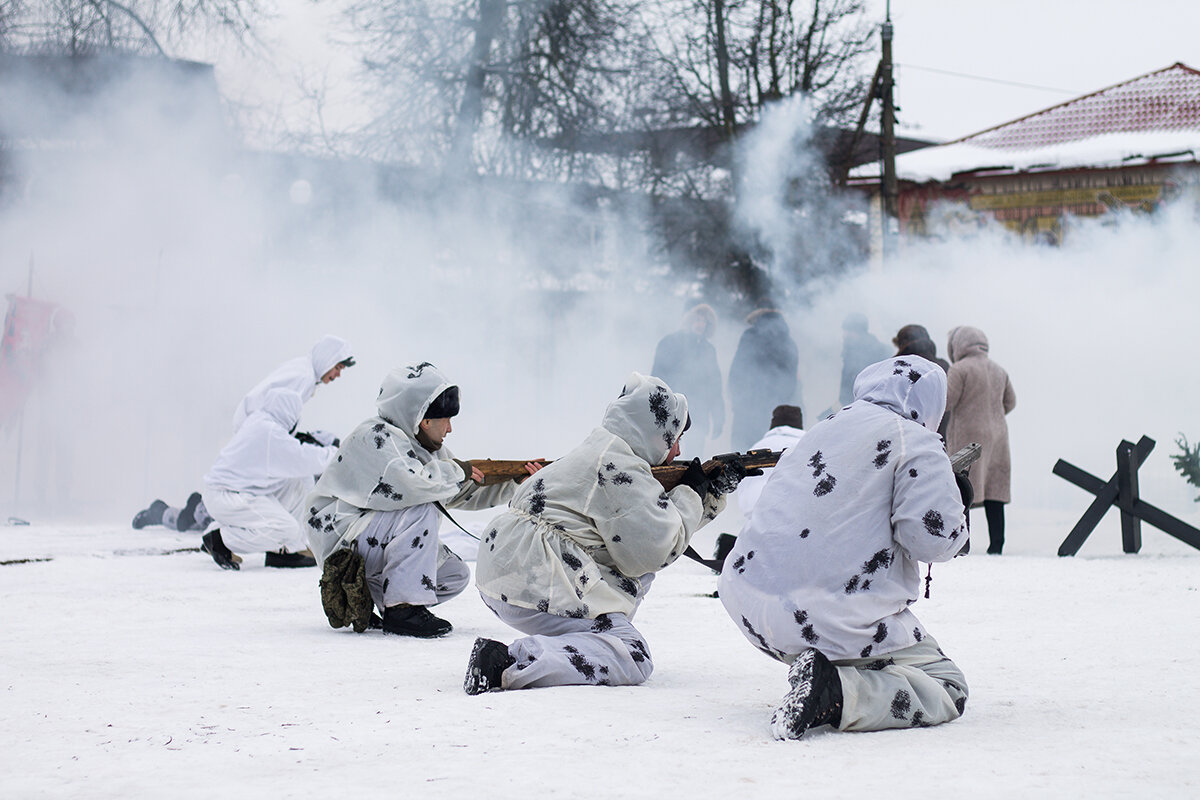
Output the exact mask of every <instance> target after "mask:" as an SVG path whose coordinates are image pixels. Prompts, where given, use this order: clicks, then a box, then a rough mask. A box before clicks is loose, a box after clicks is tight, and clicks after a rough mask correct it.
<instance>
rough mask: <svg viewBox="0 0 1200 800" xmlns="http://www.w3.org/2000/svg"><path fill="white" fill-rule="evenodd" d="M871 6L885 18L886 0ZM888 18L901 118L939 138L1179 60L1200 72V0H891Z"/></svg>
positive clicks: (908, 127)
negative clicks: (1199, 1)
mask: <svg viewBox="0 0 1200 800" xmlns="http://www.w3.org/2000/svg"><path fill="white" fill-rule="evenodd" d="M870 3H871V5H872V7H873V8H874V9H876V10H877V13H878V16H879V19H880V20H882V19H883V16H884V12H885V9H886V6H887V2H886V0H870ZM891 15H892V23H893V26H894V29H895V32H894V40H893V45H892V46H893V58H894V60H895V61H896V63H897V64H899V65H900V68H899V71H898V73H897V84H898V95H897V104H898V105H899V106H900V109H901V110H900V114H899V118H900V121H901V123H902V124H903V125H904V130H905V131H906V132H908V133H909V134H911V135H914V136H924V137H927V138H931V139H935V140H941V139H952V138H957V137H960V136H965V135H967V134H970V133H974V132H976V131H979V130H983V129H984V128H989V127H991V126H993V125H997V124H1000V123H1002V122H1007V121H1009V120H1011V119H1015V118H1017V117H1021V116H1025V115H1026V114H1029V113H1032V112H1035V111H1039V110H1041V109H1043V108H1046V107H1049V106H1052V105H1056V104H1058V103H1061V102H1063V101H1066V100H1070V99H1071V98H1072V97H1077V96H1078V95H1080V94H1087V93H1089V92H1093V91H1096V90H1097V89H1102V88H1104V87H1106V86H1111V85H1112V84H1114V83H1121V82H1123V81H1126V80H1128V79H1130V78H1134V77H1137V76H1138V75H1143V74H1145V73H1147V72H1152V71H1154V70H1158V69H1161V68H1163V67H1167V66H1170V65H1171V64H1173V63H1175V62H1177V61H1182V62H1183V63H1185V64H1187V65H1188V66H1191V67H1196V68H1197V69H1200V37H1197V35H1196V31H1197V27H1198V25H1200V4H1197V3H1194V2H1178V0H1175V1H1172V0H1139V2H1130V1H1129V0H1090V2H1086V3H1067V2H1055V0H1007V2H1004V3H994V2H979V0H957V2H950V1H949V0H892V2H891ZM932 70H940V71H941V72H935V71H932ZM944 72H952V73H960V74H962V75H971V76H978V78H986V79H989V80H978V79H974V78H967V77H959V76H956V75H947V74H943V73H944ZM993 81H1008V82H1011V83H1016V84H1025V86H1013V85H1008V84H1005V83H997V82H993ZM1032 87H1045V88H1032ZM1052 90H1060V91H1052Z"/></svg>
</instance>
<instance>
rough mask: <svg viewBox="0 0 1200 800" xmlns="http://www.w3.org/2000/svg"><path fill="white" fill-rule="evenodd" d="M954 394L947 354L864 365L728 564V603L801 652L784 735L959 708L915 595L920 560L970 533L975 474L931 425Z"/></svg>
mask: <svg viewBox="0 0 1200 800" xmlns="http://www.w3.org/2000/svg"><path fill="white" fill-rule="evenodd" d="M945 407H946V374H945V373H944V372H942V369H941V367H939V366H937V365H936V364H933V363H931V362H929V361H926V360H925V359H923V358H920V357H918V356H902V357H896V358H892V359H889V360H887V361H881V362H879V363H877V364H872V365H871V366H869V367H867V368H866V369H864V370H863V371H862V372H861V373H860V374H859V375H858V378H857V380H856V381H855V383H854V401H853V402H852V403H851V404H850V405H848V406H846V407H845V408H843V409H842V410H841V411H839V412H837V413H836V414H835V415H834V416H833V417H831V418H829V419H827V420H825V421H823V422H821V423H819V424H817V425H815V426H813V428H812V429H811V430H810V431H809V432H808V433H807V434H805V436H804V438H802V439H800V441H799V442H797V443H796V444H794V445H793V446H791V447H789V448H788V449H787V450H786V451H785V452H784V454H783V457H782V458H780V460H779V464H778V465H777V466H776V467H775V469H774V472H773V474H772V475H771V477H770V479H769V480H768V481H767V483H766V485H765V486H764V487H763V491H762V495H761V496H760V498H759V500H758V503H757V505H755V507H754V515H753V516H752V517H751V518H750V520H749V521H748V522H747V523H746V526H745V528H744V529H743V530H742V532H741V535H739V536H738V538H737V544H736V545H735V546H734V548H733V551H732V552H731V553H730V554H729V557H728V559H727V560H726V561H725V569H724V570H723V571H722V573H721V578H720V582H719V583H718V587H719V590H720V597H721V602H722V603H723V604H724V605H725V609H726V611H728V612H729V616H730V617H731V618H732V619H733V620H734V621H735V622H736V623H737V625H738V629H739V630H741V632H742V633H743V634H744V635H745V636H746V638H747V639H749V640H750V642H751V643H752V644H753V645H754V646H755V647H757V648H758V649H760V650H762V651H763V652H764V653H766V654H767V655H769V656H771V657H772V658H775V659H778V660H780V661H782V662H784V663H785V664H790V665H791V668H790V669H789V671H788V681H789V682H790V683H791V686H792V688H791V691H789V692H788V694H787V695H786V696H785V697H784V699H783V702H782V703H781V704H780V706H779V708H778V709H777V710H776V711H775V713H774V716H773V717H772V718H771V729H772V733H773V734H774V735H775V737H776V738H778V739H799V738H800V737H801V736H803V735H804V733H805V731H807V730H809V729H810V728H815V727H817V726H820V725H825V724H828V725H832V726H834V727H836V728H838V729H839V730H844V731H875V730H882V729H885V728H908V727H918V726H926V725H937V724H938V723H942V722H949V721H950V720H953V719H957V718H958V717H959V716H961V715H962V713H963V710H964V708H965V707H966V702H967V683H966V680H965V679H964V677H963V674H962V672H961V671H960V670H959V669H958V667H957V666H956V665H955V664H954V662H952V661H951V660H950V659H948V658H947V657H946V655H945V654H944V653H943V652H942V651H941V649H940V648H939V647H938V645H937V642H936V641H934V639H933V637H931V636H930V635H929V634H928V633H926V632H925V629H924V628H923V627H922V626H921V623H920V621H919V620H918V619H917V618H916V617H915V616H914V615H913V613H912V611H910V610H909V608H908V607H909V605H910V604H912V603H914V602H916V600H917V593H918V590H919V588H920V578H921V576H920V569H919V564H918V563H917V562H918V561H926V562H932V561H947V560H949V559H951V558H953V557H954V556H955V555H957V554H959V553H960V551H963V550H964V549H965V547H966V546H967V543H968V538H967V529H966V520H965V518H964V514H963V494H964V492H969V491H970V489H969V484H967V486H966V487H965V488H964V487H963V484H962V483H956V478H955V475H954V473H953V471H952V470H951V468H950V460H949V459H948V458H947V456H946V453H945V450H944V449H943V448H942V442H941V437H939V436H938V435H937V433H936V431H937V427H938V422H939V421H940V420H941V418H942V413H943V411H944V410H945ZM967 502H970V501H969V498H968V500H967Z"/></svg>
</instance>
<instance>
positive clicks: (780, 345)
mask: <svg viewBox="0 0 1200 800" xmlns="http://www.w3.org/2000/svg"><path fill="white" fill-rule="evenodd" d="M746 323H747V324H748V325H749V327H748V328H746V330H745V331H743V333H742V338H741V339H740V340H739V341H738V346H737V352H736V353H734V355H733V362H732V363H731V364H730V365H729V397H730V400H732V402H733V430H732V436H731V441H730V446H731V447H732V448H733V449H734V450H746V449H748V448H750V447H751V446H752V445H753V444H754V443H755V442H756V441H758V439H760V438H761V437H762V435H763V434H764V433H766V431H767V428H768V427H769V426H770V424H771V411H772V410H773V409H774V408H775V406H778V405H784V404H788V403H791V402H792V401H793V399H794V398H795V395H796V384H797V375H796V369H797V367H798V365H799V363H800V355H799V352H798V350H797V348H796V342H795V341H794V340H793V339H792V337H791V333H790V332H789V330H788V324H787V321H786V320H785V319H784V318H783V314H782V313H780V312H779V311H778V310H776V309H774V308H760V309H758V310H756V311H754V312H753V313H752V314H750V316H748V317H746Z"/></svg>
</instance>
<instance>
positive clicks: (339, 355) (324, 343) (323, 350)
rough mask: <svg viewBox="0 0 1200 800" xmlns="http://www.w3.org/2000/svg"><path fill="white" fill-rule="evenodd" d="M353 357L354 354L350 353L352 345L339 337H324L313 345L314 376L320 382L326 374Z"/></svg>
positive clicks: (311, 354) (311, 355)
mask: <svg viewBox="0 0 1200 800" xmlns="http://www.w3.org/2000/svg"><path fill="white" fill-rule="evenodd" d="M351 355H353V354H352V353H351V352H350V343H349V342H347V341H346V340H345V339H339V338H338V337H337V336H322V337H321V340H320V341H319V342H317V343H316V344H314V345H313V348H312V351H311V353H310V357H311V358H312V368H313V375H314V376H316V379H317V380H318V381H320V380H321V377H322V376H323V375H324V374H325V373H326V372H329V370H331V369H333V368H334V367H335V366H337V365H338V364H340V363H341V362H343V361H345V360H346V359H347V358H350V357H351Z"/></svg>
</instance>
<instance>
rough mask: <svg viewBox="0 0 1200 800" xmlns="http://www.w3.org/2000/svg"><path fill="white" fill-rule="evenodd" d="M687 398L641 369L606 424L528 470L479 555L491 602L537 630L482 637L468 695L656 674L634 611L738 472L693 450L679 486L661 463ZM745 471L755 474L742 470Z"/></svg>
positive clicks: (683, 420)
mask: <svg viewBox="0 0 1200 800" xmlns="http://www.w3.org/2000/svg"><path fill="white" fill-rule="evenodd" d="M687 421H688V416H687V400H686V399H684V396H683V395H682V394H675V393H673V392H671V390H670V389H669V388H668V387H667V385H666V384H665V383H663V382H662V381H661V380H659V379H658V378H653V377H644V376H642V375H639V374H637V373H633V374H632V375H631V376H630V377H629V379H628V381H626V384H625V387H624V390H623V391H622V392H621V396H620V397H619V398H617V399H616V400H614V401H613V402H612V403H611V404H610V405H609V406H608V409H607V410H606V411H605V414H604V420H603V422H602V423H601V425H600V427H599V428H597V429H595V430H594V431H592V433H591V434H590V435H589V436H588V438H587V439H585V440H584V442H583V444H581V445H579V446H578V447H576V448H575V449H574V450H572V451H571V452H570V453H568V454H567V455H566V456H564V457H563V458H560V459H558V460H557V461H554V462H553V463H551V464H549V465H547V466H546V467H544V468H542V470H541V471H540V472H538V473H537V475H535V476H534V477H533V478H531V479H529V480H527V481H526V482H525V484H524V486H522V487H521V489H520V490H518V492H517V496H516V497H514V498H513V500H512V502H511V503H510V504H509V509H508V511H506V512H505V513H503V514H501V515H500V516H499V517H497V518H496V519H495V520H493V521H492V523H491V525H489V526H488V528H487V534H486V535H485V536H484V538H483V541H482V542H481V544H480V547H479V555H478V556H477V561H476V584H477V586H478V587H479V592H480V594H481V595H482V596H483V601H484V603H485V604H487V606H488V607H489V608H491V609H492V611H493V612H495V614H496V616H498V617H499V618H500V619H501V620H502V621H503V622H505V623H506V624H508V625H510V626H512V627H513V628H516V629H517V630H519V631H521V632H522V633H524V634H527V636H526V637H525V638H523V639H518V640H517V641H515V642H513V643H512V644H511V645H508V646H505V645H504V644H503V643H501V642H497V641H494V640H491V639H477V640H476V642H475V647H474V650H473V651H472V653H471V658H470V663H469V665H468V667H467V675H466V679H465V681H464V686H463V688H464V689H465V690H466V692H467V694H480V693H482V692H486V691H493V690H501V689H524V688H530V687H536V686H564V685H571V684H599V685H606V686H627V685H632V684H638V683H642V682H643V681H645V680H646V678H648V677H649V676H650V673H651V671H652V670H653V668H654V667H653V663H652V662H651V658H650V651H649V649H648V648H647V647H646V642H645V640H643V639H642V635H641V634H640V633H639V632H638V630H637V629H636V628H634V627H633V624H632V622H631V620H632V618H633V615H634V612H635V611H636V610H637V608H638V605H639V604H640V603H641V601H642V600H643V599H644V598H645V596H646V593H647V591H649V589H650V583H651V580H652V579H653V578H654V574H655V573H656V572H657V571H658V570H660V569H663V568H664V567H666V566H668V565H669V564H671V562H673V561H674V560H675V559H677V558H678V557H679V556H680V555H682V554H683V551H684V550H685V549H686V548H687V546H688V542H689V540H690V539H691V537H692V534H694V533H695V532H696V530H698V529H699V528H700V527H702V526H703V525H705V524H706V523H708V522H709V521H711V520H712V519H713V518H714V517H715V516H716V515H717V514H718V513H719V512H720V511H721V509H722V508H723V507H724V505H725V497H724V495H725V493H727V492H729V491H731V490H732V489H733V488H734V485H736V481H737V479H736V478H731V477H730V476H732V475H734V474H735V473H738V471H737V470H730V471H729V474H728V475H724V471H720V472H719V471H717V470H714V471H713V473H712V474H711V475H705V474H704V471H703V470H702V469H701V468H700V463H699V461H693V463H692V465H691V466H690V467H689V471H688V473H687V474H685V476H684V478H683V482H682V483H680V485H678V486H676V487H675V488H673V489H672V490H671V491H669V492H665V491H663V487H662V485H661V484H660V483H659V482H658V481H657V480H656V479H655V477H654V475H653V473H652V472H651V467H653V466H657V465H660V464H664V463H667V462H669V461H671V460H672V459H674V458H675V457H676V456H677V455H678V454H679V438H680V436H681V435H682V434H683V431H684V430H685V428H686V425H687ZM739 474H745V473H744V471H740V473H739Z"/></svg>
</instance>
